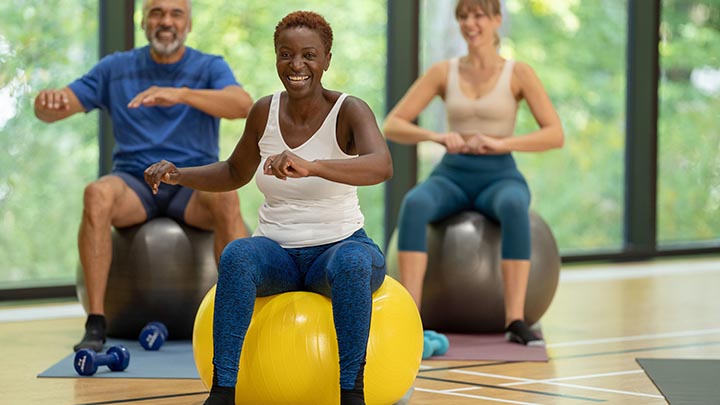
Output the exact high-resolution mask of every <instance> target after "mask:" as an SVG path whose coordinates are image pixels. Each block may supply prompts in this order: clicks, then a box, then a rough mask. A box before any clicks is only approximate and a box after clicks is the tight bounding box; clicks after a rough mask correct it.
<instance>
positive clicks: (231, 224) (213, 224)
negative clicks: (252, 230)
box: [185, 191, 249, 261]
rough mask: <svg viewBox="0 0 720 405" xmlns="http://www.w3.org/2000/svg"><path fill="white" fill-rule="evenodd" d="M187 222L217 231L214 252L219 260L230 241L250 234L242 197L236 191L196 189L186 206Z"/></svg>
mask: <svg viewBox="0 0 720 405" xmlns="http://www.w3.org/2000/svg"><path fill="white" fill-rule="evenodd" d="M185 222H186V223H187V224H188V225H192V226H195V227H198V228H201V229H206V230H212V231H214V232H215V243H214V252H215V259H216V260H217V261H219V260H220V254H222V251H223V249H225V246H227V244H228V243H230V242H232V241H234V240H235V239H238V238H245V237H247V236H249V234H248V230H247V229H246V228H245V223H244V222H243V219H242V215H241V213H240V199H239V198H238V195H237V192H236V191H228V192H224V193H211V192H203V191H195V192H194V193H193V195H192V196H191V197H190V201H188V205H187V207H186V208H185Z"/></svg>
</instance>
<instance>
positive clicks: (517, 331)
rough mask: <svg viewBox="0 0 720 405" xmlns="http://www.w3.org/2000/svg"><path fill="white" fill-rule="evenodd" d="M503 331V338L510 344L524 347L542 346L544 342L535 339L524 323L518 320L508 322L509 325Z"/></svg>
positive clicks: (537, 338)
mask: <svg viewBox="0 0 720 405" xmlns="http://www.w3.org/2000/svg"><path fill="white" fill-rule="evenodd" d="M505 331H506V332H505V338H506V339H507V340H509V341H511V342H516V343H520V344H523V345H526V346H542V345H544V344H545V341H543V340H542V339H540V338H539V337H537V336H536V335H535V334H534V333H533V332H532V331H531V330H530V327H529V326H528V325H527V324H526V323H525V321H522V320H520V319H516V320H514V321H512V322H510V325H508V327H507V329H505Z"/></svg>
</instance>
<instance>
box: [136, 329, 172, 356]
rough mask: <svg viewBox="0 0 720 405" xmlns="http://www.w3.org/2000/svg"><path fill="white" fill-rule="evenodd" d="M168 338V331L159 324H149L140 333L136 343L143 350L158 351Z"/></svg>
mask: <svg viewBox="0 0 720 405" xmlns="http://www.w3.org/2000/svg"><path fill="white" fill-rule="evenodd" d="M167 338H168V330H167V328H166V327H165V325H163V324H162V323H160V322H150V323H148V324H147V325H145V327H144V328H142V330H141V331H140V336H138V341H139V342H140V346H142V347H144V348H145V350H158V349H160V346H162V345H163V343H165V340H167Z"/></svg>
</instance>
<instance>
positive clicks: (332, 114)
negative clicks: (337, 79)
mask: <svg viewBox="0 0 720 405" xmlns="http://www.w3.org/2000/svg"><path fill="white" fill-rule="evenodd" d="M347 96H348V94H347V93H342V94H340V97H338V99H337V101H336V102H335V105H333V107H332V109H330V113H329V114H328V115H329V116H330V117H333V118H335V117H337V115H338V113H339V112H340V107H342V103H343V102H344V101H345V99H346V98H347Z"/></svg>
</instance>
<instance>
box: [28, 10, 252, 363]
mask: <svg viewBox="0 0 720 405" xmlns="http://www.w3.org/2000/svg"><path fill="white" fill-rule="evenodd" d="M190 15H191V4H190V0H144V1H143V20H142V27H143V29H144V30H145V35H146V36H147V39H148V42H149V45H147V46H145V47H142V48H136V49H133V50H130V51H126V52H118V53H114V54H112V55H109V56H107V57H105V58H103V59H102V60H101V61H100V62H99V63H98V64H97V65H95V66H94V67H93V68H92V69H91V70H90V72H88V73H87V74H86V75H84V76H83V77H81V78H79V79H77V80H76V81H74V82H73V83H71V84H70V85H68V86H67V87H65V88H62V89H47V90H42V91H41V92H40V94H39V95H38V96H37V98H36V99H35V115H36V116H37V117H38V118H39V119H40V120H42V121H45V122H48V123H50V122H54V121H58V120H61V119H64V118H67V117H69V116H71V115H74V114H76V113H79V112H89V111H91V110H93V109H95V108H101V109H104V110H106V111H108V112H109V113H110V116H111V117H112V126H113V133H114V136H115V148H114V150H113V169H112V173H111V174H109V175H106V176H103V177H101V178H100V179H98V180H97V181H94V182H92V183H90V184H89V185H87V187H86V188H85V194H84V200H83V204H84V207H83V215H82V221H81V223H80V232H79V236H78V248H79V251H80V262H81V264H82V267H83V272H84V275H85V284H86V285H85V287H86V290H87V294H88V301H89V314H88V319H87V321H86V323H85V335H84V336H83V339H82V341H81V342H80V343H78V344H77V345H76V346H75V347H74V349H75V351H77V350H80V349H81V348H91V349H94V350H96V351H101V350H102V347H103V344H104V342H105V316H104V299H105V289H106V286H107V280H108V273H109V271H110V262H111V257H112V241H111V226H115V227H127V226H132V225H137V224H141V223H143V222H145V221H148V220H150V219H151V218H154V217H156V216H168V217H171V218H174V219H176V220H178V221H182V222H185V223H187V224H189V225H193V226H196V227H198V228H202V229H208V230H214V231H215V255H216V257H219V256H220V253H221V252H222V249H223V248H224V247H225V245H226V244H227V243H229V242H231V241H232V240H234V239H237V238H240V237H245V236H247V230H246V229H245V226H244V223H243V220H242V217H241V215H240V202H239V200H238V197H237V193H235V192H227V193H208V192H200V191H194V190H192V189H188V188H185V187H182V186H169V187H167V188H165V189H164V190H161V191H160V192H158V194H157V195H153V193H152V191H151V190H150V188H149V187H148V186H147V185H146V184H145V181H144V178H143V171H144V170H145V168H146V167H148V166H150V165H151V164H153V163H155V162H157V161H159V160H161V159H169V160H171V161H173V162H176V163H177V164H178V166H198V165H204V164H208V163H212V162H216V161H217V160H218V154H219V145H218V138H219V125H220V118H230V119H234V118H245V117H246V116H247V114H248V111H249V109H250V107H251V105H252V99H251V97H250V96H249V95H248V94H247V93H246V92H245V90H243V88H242V87H241V86H240V84H239V83H238V82H237V81H236V80H235V77H234V75H233V73H232V71H231V70H230V67H229V66H228V65H227V63H226V62H225V61H224V60H223V58H222V57H219V56H214V55H208V54H204V53H201V52H199V51H197V50H195V49H192V48H190V47H188V46H186V45H185V39H186V37H187V34H188V33H189V32H190V29H191V25H192V24H191V19H190Z"/></svg>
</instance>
